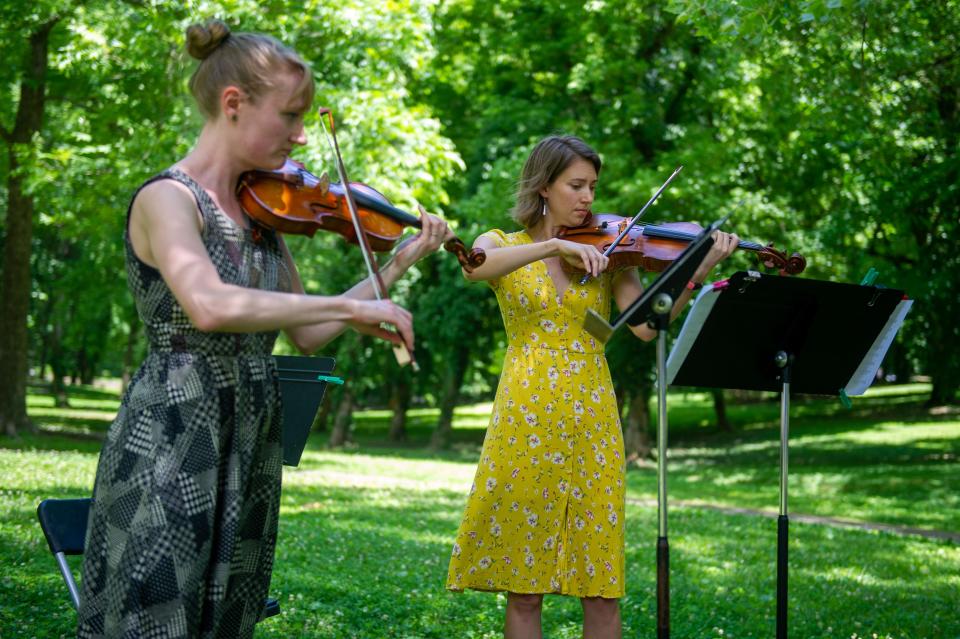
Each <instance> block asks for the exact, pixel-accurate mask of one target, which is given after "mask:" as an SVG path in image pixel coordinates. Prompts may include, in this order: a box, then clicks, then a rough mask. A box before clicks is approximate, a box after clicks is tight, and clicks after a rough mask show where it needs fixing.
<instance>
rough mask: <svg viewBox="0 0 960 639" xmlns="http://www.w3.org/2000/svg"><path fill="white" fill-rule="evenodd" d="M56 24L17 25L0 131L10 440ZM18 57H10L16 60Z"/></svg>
mask: <svg viewBox="0 0 960 639" xmlns="http://www.w3.org/2000/svg"><path fill="white" fill-rule="evenodd" d="M60 21H61V16H60V15H59V14H58V13H52V15H45V16H44V15H32V16H28V17H26V18H24V19H21V21H19V23H18V24H17V25H16V26H18V27H21V28H22V30H23V31H22V32H23V33H24V34H25V36H26V37H25V38H24V40H25V42H22V41H21V42H22V43H23V44H24V45H25V47H24V50H23V51H22V52H21V55H22V59H23V61H22V64H21V68H20V72H19V73H18V75H19V78H18V79H19V94H20V95H19V99H18V100H17V106H16V115H15V116H14V121H13V125H12V126H10V127H7V126H3V127H0V138H2V139H3V142H4V145H5V146H6V151H7V153H6V155H7V165H6V167H5V168H6V173H7V179H6V190H7V207H6V209H7V215H6V223H5V226H6V234H5V237H4V245H3V248H4V251H3V280H2V284H0V296H2V298H3V300H4V304H3V307H2V310H0V361H2V362H3V363H4V365H3V367H2V369H0V427H2V428H3V431H4V432H5V433H7V434H8V435H15V434H16V433H17V430H18V429H19V428H22V427H24V426H27V425H28V424H29V420H28V419H27V404H26V382H27V311H28V309H29V304H30V247H31V243H32V241H33V217H34V199H33V195H32V194H31V193H30V190H29V187H28V183H29V182H28V176H29V172H30V169H31V168H32V164H33V160H34V158H33V155H34V153H35V146H34V145H35V137H36V136H37V135H38V134H39V133H40V130H41V129H42V127H43V116H44V111H45V103H46V97H47V95H46V94H47V69H48V66H49V62H48V57H49V54H50V34H51V32H52V31H53V29H54V27H56V26H57V24H58V23H59V22H60ZM16 57H21V56H9V57H7V59H11V58H12V59H16Z"/></svg>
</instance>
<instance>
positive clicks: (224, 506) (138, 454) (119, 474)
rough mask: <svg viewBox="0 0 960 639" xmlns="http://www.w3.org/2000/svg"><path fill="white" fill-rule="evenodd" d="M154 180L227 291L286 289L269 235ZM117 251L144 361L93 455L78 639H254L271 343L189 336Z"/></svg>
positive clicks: (268, 541) (265, 532) (262, 554)
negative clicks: (192, 207) (183, 210)
mask: <svg viewBox="0 0 960 639" xmlns="http://www.w3.org/2000/svg"><path fill="white" fill-rule="evenodd" d="M159 179H173V180H177V181H178V182H181V183H182V184H184V185H186V186H187V187H188V188H189V189H190V191H191V192H192V193H193V195H194V197H195V198H196V201H197V205H198V207H199V210H200V214H201V216H202V219H203V229H202V239H203V243H204V245H205V247H206V249H207V252H208V253H209V255H210V259H211V260H212V262H213V264H214V266H215V267H216V269H217V272H218V273H219V274H220V278H221V279H222V280H223V281H224V282H226V283H228V284H235V285H238V286H244V287H248V288H256V289H263V290H271V291H289V290H290V288H291V280H290V273H289V271H288V269H287V267H286V263H285V262H284V259H283V254H282V252H281V250H280V246H279V244H278V239H277V236H276V235H275V234H274V233H273V232H272V231H267V230H261V229H258V230H257V231H251V230H249V229H243V228H242V227H240V226H238V225H237V224H236V223H235V222H233V220H231V219H230V218H229V217H227V215H226V214H224V213H223V212H222V211H220V210H219V208H218V207H217V206H216V205H215V204H214V203H213V201H212V200H211V199H210V197H209V196H208V195H207V193H206V192H205V191H204V190H203V188H202V187H200V185H199V184H197V183H196V182H195V181H194V180H193V179H191V178H190V177H189V176H187V175H186V174H185V173H183V172H181V171H179V170H177V169H169V170H167V171H165V172H164V173H162V174H160V175H158V176H156V177H155V178H153V179H152V180H150V181H149V182H147V184H149V183H150V182H153V181H155V180H159ZM144 186H146V184H145V185H144ZM141 188H143V187H141ZM129 214H130V212H129V210H128V211H127V220H128V223H129ZM125 244H126V263H127V279H128V284H129V287H130V290H131V292H132V293H133V296H134V299H135V302H136V307H137V312H138V314H139V317H140V319H141V321H143V323H144V324H145V326H146V335H147V338H148V342H149V350H148V354H147V357H146V360H145V361H144V362H143V364H142V365H141V366H140V368H139V369H138V370H137V372H136V374H135V375H134V377H133V379H132V381H131V383H130V385H129V387H128V389H127V391H126V393H125V394H124V396H123V399H122V402H121V406H120V411H119V413H118V414H117V417H116V419H115V421H114V422H113V424H112V425H111V426H110V429H109V431H108V433H107V438H106V442H105V443H104V447H103V450H102V452H101V453H100V460H99V463H98V466H97V474H96V480H95V485H94V490H93V503H92V506H91V511H90V519H89V527H88V532H87V541H86V552H85V553H84V559H83V568H82V589H81V604H80V611H79V615H78V617H79V620H78V629H77V635H78V637H81V638H87V637H111V638H117V637H120V638H124V639H134V638H136V639H172V638H178V637H184V638H186V637H191V638H193V637H205V638H206V637H210V638H213V637H223V638H226V637H230V638H236V637H251V636H252V635H253V629H254V625H255V624H256V622H257V619H258V617H259V615H260V613H261V611H262V610H263V605H264V600H265V598H266V596H267V590H268V587H269V585H270V573H271V570H272V567H273V555H274V546H275V544H276V538H277V518H278V512H279V498H280V479H281V448H280V428H281V408H280V395H279V390H278V382H277V371H276V366H275V364H274V361H273V358H272V357H271V352H272V350H273V345H274V342H275V341H276V338H277V334H278V332H277V331H269V332H260V333H204V332H201V331H199V330H197V329H196V328H195V327H194V326H193V325H192V324H191V323H190V320H189V318H188V317H187V315H186V313H185V312H184V310H183V308H182V307H181V306H180V305H179V304H178V303H177V301H176V299H175V298H174V296H173V294H172V293H171V291H170V289H169V288H168V286H167V285H166V283H165V282H164V280H163V278H162V277H161V275H160V272H159V271H157V270H156V269H154V268H152V267H150V266H148V265H147V264H145V263H143V262H141V261H140V260H139V259H138V258H137V256H136V254H135V253H134V251H133V246H132V244H131V243H130V239H129V233H125Z"/></svg>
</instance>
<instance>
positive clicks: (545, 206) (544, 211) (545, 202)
mask: <svg viewBox="0 0 960 639" xmlns="http://www.w3.org/2000/svg"><path fill="white" fill-rule="evenodd" d="M546 216H547V200H546V199H544V200H543V217H546Z"/></svg>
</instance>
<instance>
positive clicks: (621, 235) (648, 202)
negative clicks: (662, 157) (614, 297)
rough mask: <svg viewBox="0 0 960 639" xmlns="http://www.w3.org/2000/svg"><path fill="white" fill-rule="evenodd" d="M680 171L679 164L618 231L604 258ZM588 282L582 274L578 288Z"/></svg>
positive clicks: (586, 275) (604, 253)
mask: <svg viewBox="0 0 960 639" xmlns="http://www.w3.org/2000/svg"><path fill="white" fill-rule="evenodd" d="M681 169H683V165H682V164H681V165H680V166H678V167H677V168H676V170H675V171H674V172H673V173H671V174H670V177H668V178H667V181H666V182H664V183H663V184H662V185H661V186H660V188H659V189H657V192H656V193H654V194H653V197H652V198H650V199H649V200H648V201H647V203H646V204H644V205H643V208H642V209H640V212H639V213H637V214H636V215H634V216H633V219H632V220H630V223H629V224H627V226H626V228H624V229H623V230H622V231H620V235H618V236H617V239H615V240H614V241H613V242H612V243H611V244H610V246H608V247H607V250H605V251H604V252H603V256H604V257H609V256H610V254H611V253H613V251H614V249H616V248H617V246H619V245H620V240H622V239H623V238H625V237H626V236H627V233H629V232H630V229H632V228H633V227H634V226H636V225H637V222H639V221H640V217H641V216H642V215H643V214H644V213H645V212H646V210H647V208H648V207H649V206H650V205H651V204H653V203H654V202H656V201H657V198H658V197H660V194H661V193H663V190H664V189H665V188H667V185H668V184H670V182H672V181H673V178H675V177H677V173H679V172H680V171H681ZM589 281H590V273H586V274H584V276H583V277H582V278H580V286H583V285H584V284H586V283H587V282H589Z"/></svg>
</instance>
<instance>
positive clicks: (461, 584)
mask: <svg viewBox="0 0 960 639" xmlns="http://www.w3.org/2000/svg"><path fill="white" fill-rule="evenodd" d="M486 236H487V237H489V238H491V239H492V240H494V241H495V242H496V245H497V246H498V247H503V246H520V245H523V244H529V243H530V242H532V241H533V240H531V238H530V236H529V235H527V233H526V232H524V231H520V232H518V233H510V234H505V233H503V232H502V231H500V230H494V231H490V232H489V233H487V234H486ZM490 285H491V286H492V287H493V290H494V291H495V292H496V294H497V302H498V303H499V305H500V312H501V314H502V315H503V323H504V327H505V328H506V331H507V341H508V346H507V351H506V355H505V357H504V363H503V373H502V374H501V376H500V384H499V386H498V387H497V395H496V398H495V399H494V402H493V414H492V415H491V418H490V425H489V426H488V428H487V433H486V437H485V438H484V441H483V450H482V452H481V453H480V464H479V466H478V467H477V473H476V477H475V479H474V481H473V486H472V487H471V488H470V495H469V497H468V498H467V506H466V509H465V511H464V515H463V521H462V523H461V524H460V529H459V530H458V531H457V537H456V542H455V543H454V545H453V553H452V557H451V558H450V568H449V571H448V574H447V588H449V589H450V590H455V591H459V590H463V589H465V588H472V589H476V590H505V591H508V592H515V593H530V594H534V593H536V594H540V593H556V594H564V595H572V596H575V597H605V598H611V599H615V598H619V597H622V596H623V593H624V528H623V526H624V520H623V514H624V497H625V485H624V482H625V460H624V454H623V438H622V436H621V431H620V416H619V412H618V411H617V401H616V397H615V396H614V393H613V382H612V380H611V379H610V370H609V369H608V368H607V360H606V357H605V355H604V352H603V344H601V343H599V342H597V341H596V340H595V339H594V338H593V337H592V336H591V335H590V334H589V333H587V332H586V331H585V330H584V329H583V317H584V315H585V314H586V311H587V309H588V308H593V309H595V310H596V311H597V312H598V313H600V315H601V316H604V317H606V316H607V315H608V314H609V312H610V299H611V286H612V280H611V276H610V275H609V274H603V275H601V276H600V277H598V278H594V279H591V280H590V281H589V282H588V283H587V284H586V285H584V286H581V285H580V284H579V282H578V281H577V280H576V279H574V280H572V281H571V282H570V285H569V286H568V287H567V289H566V290H565V291H563V292H562V293H560V292H558V291H557V290H556V288H555V286H554V283H553V280H552V278H551V277H550V274H549V272H548V270H547V266H546V263H545V262H543V261H542V260H541V261H537V262H533V263H531V264H527V265H526V266H523V267H521V268H519V269H517V270H516V271H513V272H512V273H509V274H508V275H504V276H503V277H501V278H499V279H496V280H491V281H490Z"/></svg>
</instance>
